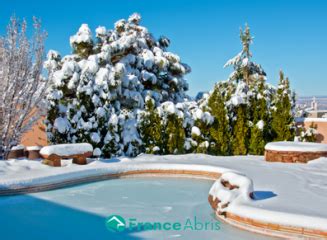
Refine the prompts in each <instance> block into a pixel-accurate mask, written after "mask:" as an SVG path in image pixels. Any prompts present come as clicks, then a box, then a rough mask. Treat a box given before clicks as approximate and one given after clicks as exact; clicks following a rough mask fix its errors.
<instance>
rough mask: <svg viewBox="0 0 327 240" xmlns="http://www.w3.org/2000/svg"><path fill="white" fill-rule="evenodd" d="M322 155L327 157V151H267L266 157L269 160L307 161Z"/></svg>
mask: <svg viewBox="0 0 327 240" xmlns="http://www.w3.org/2000/svg"><path fill="white" fill-rule="evenodd" d="M320 157H327V152H293V151H274V150H266V151H265V159H266V161H268V162H285V163H307V162H308V161H310V160H314V159H317V158H320Z"/></svg>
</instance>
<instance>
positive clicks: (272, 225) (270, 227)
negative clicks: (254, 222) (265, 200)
mask: <svg viewBox="0 0 327 240" xmlns="http://www.w3.org/2000/svg"><path fill="white" fill-rule="evenodd" d="M267 228H268V229H271V230H279V224H274V223H268V224H267Z"/></svg>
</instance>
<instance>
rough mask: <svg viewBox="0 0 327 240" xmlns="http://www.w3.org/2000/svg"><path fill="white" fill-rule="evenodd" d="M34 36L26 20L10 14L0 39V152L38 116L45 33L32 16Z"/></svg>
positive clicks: (18, 136) (14, 142)
mask: <svg viewBox="0 0 327 240" xmlns="http://www.w3.org/2000/svg"><path fill="white" fill-rule="evenodd" d="M33 28H34V33H33V36H32V37H31V38H30V39H28V37H27V23H26V21H25V20H23V21H20V20H19V19H17V18H16V17H11V19H10V23H9V25H8V27H7V35H6V36H3V37H1V38H0V97H1V101H0V134H1V135H0V137H1V139H0V152H1V153H0V154H3V151H4V153H5V154H6V153H7V152H8V151H9V150H10V148H11V147H12V146H13V145H15V144H17V143H18V141H19V138H20V137H21V135H22V133H23V132H25V131H26V130H27V129H29V128H30V127H31V125H32V124H33V123H34V122H35V121H36V120H38V119H39V115H40V114H41V112H40V108H39V104H40V103H41V100H42V98H43V96H44V92H45V88H46V81H45V80H44V79H43V78H42V67H43V66H42V65H43V55H44V41H45V38H46V36H47V34H46V32H44V31H43V30H42V29H41V22H40V21H39V20H38V19H37V18H33Z"/></svg>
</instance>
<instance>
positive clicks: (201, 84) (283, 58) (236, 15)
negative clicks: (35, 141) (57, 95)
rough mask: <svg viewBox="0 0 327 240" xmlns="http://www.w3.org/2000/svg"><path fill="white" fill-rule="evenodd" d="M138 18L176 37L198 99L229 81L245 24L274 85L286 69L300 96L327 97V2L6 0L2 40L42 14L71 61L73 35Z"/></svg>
mask: <svg viewBox="0 0 327 240" xmlns="http://www.w3.org/2000/svg"><path fill="white" fill-rule="evenodd" d="M133 12H139V13H140V14H141V15H142V24H143V25H144V26H146V27H148V28H149V30H150V31H151V32H152V33H153V34H154V36H155V37H159V36H160V35H165V36H167V37H169V38H170V40H171V45H170V49H169V50H170V51H172V52H176V53H177V54H179V55H180V56H181V58H182V60H183V61H184V62H185V63H187V64H189V65H190V66H191V67H192V73H191V74H189V75H188V76H187V79H188V82H189V85H190V91H189V94H190V95H193V96H194V95H195V94H196V93H197V92H198V91H205V90H209V89H211V88H212V86H213V85H214V83H215V82H217V81H221V80H224V79H226V78H227V77H228V75H229V74H230V72H231V69H223V65H224V63H225V62H226V61H227V60H228V59H229V58H231V57H233V56H234V55H235V54H236V53H238V52H239V51H240V48H241V45H240V42H239V27H240V26H243V25H244V23H248V24H249V26H250V27H251V31H252V34H253V35H254V36H255V40H254V45H252V53H253V56H254V61H256V62H257V63H260V64H261V65H262V66H263V68H264V69H265V71H266V72H267V74H268V82H270V83H272V84H276V83H277V80H278V71H279V69H281V68H282V69H283V70H284V72H285V74H286V75H287V76H289V77H290V80H291V87H292V88H293V89H295V90H296V92H297V93H298V94H299V95H302V96H308V95H327V74H326V71H327V60H326V56H327V1H326V0H311V1H310V0H306V1H304V0H274V1H273V0H270V1H268V0H261V1H259V0H246V1H241V0H233V1H227V0H212V1H209V0H201V1H194V0H188V1H187V0H164V1H153V0H152V1H151V0H125V1H118V0H115V1H112V0H105V1H97V0H93V1H92V0H88V1H82V0H80V1H73V0H64V1H63V0H53V1H44V0H43V1H40V0H36V1H28V0H21V1H17V0H2V2H1V7H0V16H1V18H0V34H3V33H4V31H5V26H6V25H7V23H8V20H9V17H10V16H11V15H12V14H13V13H15V14H16V16H18V17H21V18H23V17H25V18H26V19H27V20H28V21H29V22H31V19H32V16H37V17H39V18H41V19H42V22H43V26H44V28H45V29H46V30H47V32H48V34H49V36H48V39H47V42H46V47H47V49H55V50H58V51H59V52H60V53H61V54H62V55H64V54H68V53H70V52H71V49H70V46H69V36H71V35H73V34H74V33H75V32H76V31H77V29H78V28H79V26H80V24H82V23H88V24H89V26H90V27H91V29H93V30H94V29H95V28H96V27H97V26H99V25H103V26H106V27H107V28H112V27H113V24H114V22H115V21H116V20H118V19H121V18H127V17H128V16H129V15H130V14H131V13H133Z"/></svg>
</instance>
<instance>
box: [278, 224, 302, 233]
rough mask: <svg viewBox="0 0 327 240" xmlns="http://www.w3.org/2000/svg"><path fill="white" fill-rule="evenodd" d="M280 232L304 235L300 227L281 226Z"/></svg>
mask: <svg viewBox="0 0 327 240" xmlns="http://www.w3.org/2000/svg"><path fill="white" fill-rule="evenodd" d="M279 230H280V231H282V232H290V233H297V234H302V233H303V229H302V228H300V227H292V226H283V225H279Z"/></svg>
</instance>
